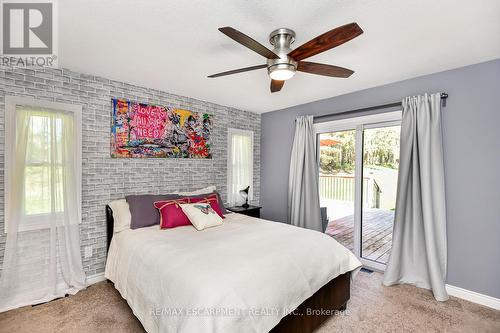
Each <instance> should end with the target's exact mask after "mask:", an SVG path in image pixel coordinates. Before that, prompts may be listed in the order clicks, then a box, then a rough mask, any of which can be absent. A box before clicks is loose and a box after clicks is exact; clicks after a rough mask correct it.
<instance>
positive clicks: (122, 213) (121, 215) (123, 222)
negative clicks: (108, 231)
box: [108, 199, 132, 232]
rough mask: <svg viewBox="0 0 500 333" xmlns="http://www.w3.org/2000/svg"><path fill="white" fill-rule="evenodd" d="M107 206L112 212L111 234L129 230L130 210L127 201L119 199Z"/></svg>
mask: <svg viewBox="0 0 500 333" xmlns="http://www.w3.org/2000/svg"><path fill="white" fill-rule="evenodd" d="M108 206H109V207H110V208H111V210H112V211H113V220H114V221H115V222H114V226H113V232H120V231H123V230H127V229H130V222H131V220H132V216H131V215H130V209H129V206H128V203H127V200H125V199H120V200H115V201H111V202H110V203H109V204H108Z"/></svg>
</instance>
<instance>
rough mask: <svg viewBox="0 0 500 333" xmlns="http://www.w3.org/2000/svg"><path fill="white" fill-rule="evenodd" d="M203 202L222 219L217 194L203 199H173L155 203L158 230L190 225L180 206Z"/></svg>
mask: <svg viewBox="0 0 500 333" xmlns="http://www.w3.org/2000/svg"><path fill="white" fill-rule="evenodd" d="M197 202H204V203H208V204H210V207H212V209H213V210H214V211H215V212H216V213H217V214H218V215H219V216H220V217H222V218H224V215H222V211H221V209H220V206H219V199H218V197H217V194H215V193H214V194H210V195H208V196H206V197H204V198H202V197H195V198H191V197H186V198H182V199H174V200H165V201H156V202H155V203H154V206H155V207H156V208H157V209H158V210H159V211H160V229H169V228H175V227H180V226H183V225H191V221H189V218H188V217H187V216H186V214H184V212H183V211H182V209H181V207H180V206H179V205H180V204H187V203H197Z"/></svg>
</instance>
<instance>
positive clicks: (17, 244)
mask: <svg viewBox="0 0 500 333" xmlns="http://www.w3.org/2000/svg"><path fill="white" fill-rule="evenodd" d="M9 117H11V119H12V121H11V122H10V123H9V122H8V121H7V123H6V126H14V128H15V131H12V133H15V135H14V138H12V139H11V140H9V141H10V143H11V146H10V147H8V146H6V150H8V151H9V153H8V154H6V161H5V163H6V168H7V170H8V173H7V175H8V177H7V178H6V179H5V181H6V183H8V184H6V190H7V191H8V192H7V191H6V193H5V196H6V207H5V208H6V210H5V213H6V216H5V228H6V231H7V241H6V248H5V254H4V260H3V267H2V271H1V276H0V312H1V311H6V310H9V309H13V308H16V307H20V306H25V305H30V304H37V303H42V302H46V301H49V300H51V299H54V298H57V297H61V296H64V294H68V293H70V294H74V293H76V292H77V291H78V290H80V289H82V288H84V287H85V274H84V271H83V267H82V260H81V254H80V238H79V230H78V228H79V226H78V224H79V221H80V219H81V212H80V204H79V201H80V194H79V192H78V190H79V184H78V180H77V179H79V177H78V175H77V174H76V172H77V170H79V168H77V163H79V162H80V159H79V156H77V152H78V151H79V149H78V147H77V142H78V140H77V128H76V122H75V115H74V114H73V113H69V112H68V113H65V112H59V111H53V110H46V109H40V108H33V107H22V106H17V107H16V108H15V110H14V112H13V114H11V115H10V116H9ZM7 164H9V165H7Z"/></svg>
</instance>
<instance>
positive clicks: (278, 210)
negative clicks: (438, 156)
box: [261, 59, 500, 298]
mask: <svg viewBox="0 0 500 333" xmlns="http://www.w3.org/2000/svg"><path fill="white" fill-rule="evenodd" d="M424 92H447V93H448V94H449V95H450V97H449V98H448V103H447V107H446V108H444V111H443V136H444V137H443V140H444V142H443V145H444V162H445V183H446V196H447V217H448V228H447V232H448V278H447V283H448V284H451V285H454V286H458V287H461V288H465V289H468V290H473V291H476V292H479V293H483V294H486V295H490V296H493V297H497V298H500V283H499V281H500V259H499V258H500V59H497V60H494V61H490V62H486V63H482V64H478V65H472V66H467V67H463V68H459V69H454V70H450V71H446V72H441V73H436V74H432V75H427V76H422V77H417V78H414V79H410V80H405V81H401V82H397V83H392V84H389V85H384V86H380V87H376V88H371V89H367V90H363V91H358V92H354V93H351V94H347V95H343V96H338V97H334V98H330V99H325V100H321V101H317V102H313V103H308V104H304V105H299V106H295V107H291V108H287V109H283V110H278V111H273V112H268V113H264V114H263V115H262V128H261V130H262V138H261V151H262V155H261V183H262V187H261V193H262V195H261V202H262V205H263V212H262V213H263V217H264V218H266V219H270V220H276V221H286V210H287V203H286V201H287V199H286V196H287V187H288V168H289V160H290V152H291V145H292V140H293V131H294V119H295V117H296V116H298V115H306V114H312V115H322V114H329V113H335V112H341V111H346V110H352V109H358V108H362V107H367V106H373V105H380V104H386V103H391V102H394V101H398V100H401V99H402V97H405V96H408V95H415V94H420V93H424ZM466 160H467V161H474V162H471V163H465V161H466Z"/></svg>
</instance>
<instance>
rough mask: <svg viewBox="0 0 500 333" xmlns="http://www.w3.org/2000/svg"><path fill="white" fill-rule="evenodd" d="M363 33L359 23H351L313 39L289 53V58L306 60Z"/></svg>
mask: <svg viewBox="0 0 500 333" xmlns="http://www.w3.org/2000/svg"><path fill="white" fill-rule="evenodd" d="M362 33H363V30H362V29H361V28H360V27H359V25H358V24H357V23H349V24H346V25H343V26H341V27H338V28H335V29H333V30H330V31H328V32H325V33H324V34H322V35H319V36H318V37H316V38H313V39H311V40H310V41H308V42H307V43H305V44H302V45H301V46H299V47H298V48H296V49H295V50H293V51H292V52H290V53H288V56H290V57H291V58H293V59H295V60H296V61H299V60H302V59H306V58H309V57H312V56H313V55H316V54H318V53H321V52H324V51H326V50H329V49H331V48H333V47H336V46H339V45H342V44H344V43H346V42H348V41H350V40H351V39H353V38H355V37H357V36H359V35H361V34H362Z"/></svg>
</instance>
